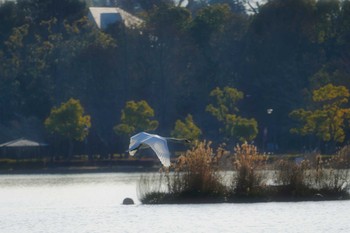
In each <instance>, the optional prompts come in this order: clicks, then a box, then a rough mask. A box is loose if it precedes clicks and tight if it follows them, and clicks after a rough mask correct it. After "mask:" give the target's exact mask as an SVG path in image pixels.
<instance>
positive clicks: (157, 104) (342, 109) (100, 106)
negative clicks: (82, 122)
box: [0, 0, 350, 154]
mask: <svg viewBox="0 0 350 233" xmlns="http://www.w3.org/2000/svg"><path fill="white" fill-rule="evenodd" d="M111 2H112V4H115V5H116V6H118V7H121V8H123V9H126V10H128V11H129V12H131V13H133V14H135V15H136V16H138V17H140V18H141V19H143V20H144V24H143V25H142V27H138V28H128V27H126V26H125V25H123V24H122V23H115V24H112V25H110V26H109V27H108V28H107V29H106V30H105V31H101V30H99V29H98V28H96V27H95V26H94V25H93V24H92V23H91V22H90V21H89V20H88V19H87V17H86V16H87V12H88V8H87V5H86V3H84V2H82V1H79V0H62V1H60V2H59V3H58V2H56V1H53V0H50V1H47V0H46V1H44V0H18V1H17V2H16V3H13V2H7V3H4V4H2V5H1V6H0V32H1V33H0V61H1V62H0V124H1V127H2V128H3V129H7V130H3V131H2V133H1V134H2V135H1V138H2V139H3V140H6V139H7V138H8V137H14V135H13V133H12V132H15V131H14V130H13V128H14V126H13V122H19V124H21V127H22V128H26V127H25V125H26V124H31V123H32V122H33V121H35V122H41V123H42V127H43V128H40V127H38V128H36V129H35V130H32V131H30V133H28V132H27V133H28V134H30V135H32V136H36V137H41V138H43V139H45V140H47V141H51V142H55V143H57V141H59V140H58V139H57V135H55V136H52V135H51V134H50V132H52V131H50V130H45V129H44V128H45V127H44V121H45V120H47V119H48V117H49V116H50V113H52V111H53V110H54V109H56V110H57V109H58V108H59V107H60V106H62V104H64V103H67V101H69V100H70V99H71V98H73V99H74V100H79V104H81V106H82V107H83V108H84V112H85V114H87V115H88V116H89V118H90V122H89V124H91V126H90V125H88V126H89V127H88V130H89V132H88V134H87V135H86V138H85V137H84V140H85V139H86V140H87V143H88V144H89V148H90V149H91V150H92V151H95V152H96V153H101V154H103V153H112V152H113V151H123V150H124V149H125V147H126V145H125V144H127V135H129V134H130V132H132V130H130V127H135V126H134V125H132V124H131V123H130V122H127V121H129V120H130V119H131V116H130V115H127V114H126V112H127V109H128V106H132V105H133V104H134V107H135V106H136V105H137V104H140V103H143V105H144V106H146V105H145V104H147V105H148V107H149V108H150V109H152V111H153V116H152V114H151V117H150V122H155V121H156V122H157V123H152V124H154V125H153V126H155V124H156V126H157V127H153V128H150V129H149V130H155V131H156V132H157V133H159V134H164V135H167V134H171V133H174V134H180V133H181V132H185V131H186V128H188V127H192V128H193V130H192V131H193V132H194V133H193V135H196V136H195V137H198V138H200V139H208V140H212V141H214V142H218V143H220V142H223V141H225V142H227V143H229V144H231V145H232V144H235V143H237V142H239V141H243V140H248V141H253V140H254V143H256V145H258V146H259V147H260V148H262V150H266V151H268V150H270V151H275V152H289V151H300V150H302V149H314V148H320V149H322V150H328V149H329V148H333V150H334V148H336V146H340V145H343V144H345V143H347V141H348V138H349V133H348V131H349V130H348V129H349V128H348V113H347V111H348V107H349V105H348V102H347V100H348V97H349V96H348V91H347V90H348V89H349V88H350V82H349V80H350V79H349V78H348V77H349V73H350V69H349V67H350V66H349V62H350V55H349V54H350V44H349V41H350V2H349V1H348V0H345V1H340V0H330V1H315V0H270V1H268V2H267V3H266V4H264V5H256V6H252V5H250V6H251V7H250V8H249V9H250V10H251V11H250V12H248V11H247V10H246V8H245V6H244V4H245V2H244V1H239V0H221V1H218V0H217V1H214V0H211V1H188V5H187V6H183V5H181V4H180V3H181V1H180V2H176V3H174V2H172V1H166V0H154V1H141V0H139V1H137V0H134V1H116V2H114V1H111ZM335 93H338V94H335ZM317 96H318V97H317ZM135 104H136V105H135ZM123 112H124V113H123ZM129 113H130V111H129ZM148 113H150V112H148ZM123 114H124V118H123ZM332 114H333V115H332ZM125 116H126V117H125ZM140 116H141V117H139V120H140V121H141V119H143V120H145V118H144V116H143V115H142V114H141V115H140ZM136 118H137V117H136ZM147 119H148V118H147ZM45 122H46V121H45ZM134 123H135V122H134ZM135 124H136V123H135ZM137 124H141V125H142V122H141V123H140V122H138V123H137ZM38 125H40V124H38ZM176 126H177V127H176ZM194 126H195V127H194ZM141 128H142V127H141ZM141 128H138V127H136V128H134V129H135V130H136V129H137V130H142V129H141ZM179 128H180V129H179ZM181 128H182V129H181ZM123 130H124V131H123ZM145 130H146V129H145ZM16 132H17V131H16ZM82 132H84V131H82ZM121 132H124V133H121ZM175 132H177V133H175ZM199 132H200V133H199ZM20 133H21V131H19V132H18V134H20ZM22 133H23V132H22ZM56 134H57V132H56ZM189 134H190V132H187V135H189ZM16 136H17V135H16ZM18 136H23V135H18ZM62 140H63V139H62ZM82 140H83V139H82ZM84 140H83V141H84ZM78 141H79V140H78ZM85 142H86V141H85ZM327 148H328V149H327Z"/></svg>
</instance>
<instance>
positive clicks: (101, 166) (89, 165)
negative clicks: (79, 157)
mask: <svg viewBox="0 0 350 233" xmlns="http://www.w3.org/2000/svg"><path fill="white" fill-rule="evenodd" d="M159 168H160V166H159V165H158V164H157V163H156V162H155V161H153V160H109V161H106V160H105V161H98V160H96V161H54V162H43V161H25V162H23V161H18V162H14V163H8V162H0V175H11V174H83V173H114V172H116V173H118V172H124V173H134V172H156V171H158V170H159Z"/></svg>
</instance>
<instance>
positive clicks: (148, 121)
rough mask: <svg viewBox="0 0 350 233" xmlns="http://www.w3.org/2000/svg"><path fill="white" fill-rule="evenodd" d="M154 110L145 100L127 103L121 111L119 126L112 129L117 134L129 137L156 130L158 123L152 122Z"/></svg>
mask: <svg viewBox="0 0 350 233" xmlns="http://www.w3.org/2000/svg"><path fill="white" fill-rule="evenodd" d="M153 117H154V110H153V109H152V108H151V107H150V106H149V105H148V103H147V102H146V101H145V100H141V101H139V102H135V101H128V102H126V104H125V107H124V109H123V110H122V113H121V117H120V124H118V125H116V126H115V127H114V131H115V132H116V133H117V134H124V135H128V136H131V135H132V134H133V133H135V132H138V131H152V130H155V129H157V127H158V121H156V120H153V119H152V118H153Z"/></svg>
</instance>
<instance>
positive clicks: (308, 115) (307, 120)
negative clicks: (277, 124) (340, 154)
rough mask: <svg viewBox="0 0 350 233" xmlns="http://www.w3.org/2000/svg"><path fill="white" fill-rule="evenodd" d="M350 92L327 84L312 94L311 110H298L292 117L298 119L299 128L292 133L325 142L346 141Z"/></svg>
mask: <svg viewBox="0 0 350 233" xmlns="http://www.w3.org/2000/svg"><path fill="white" fill-rule="evenodd" d="M349 96H350V93H349V90H348V89H347V88H346V87H344V86H333V85H332V84H327V85H325V86H323V87H321V88H319V89H317V90H314V91H313V92H312V101H313V105H312V106H309V110H305V109H296V110H294V111H292V112H291V113H290V117H292V118H294V119H296V120H297V121H298V122H299V123H300V124H299V127H295V128H292V129H291V130H290V131H291V133H296V134H299V135H303V136H304V135H309V134H311V135H315V136H317V137H318V138H319V139H320V140H322V141H324V142H330V143H331V149H335V144H336V143H342V142H344V140H345V128H346V125H347V124H346V123H347V122H348V121H349V120H350V108H344V105H345V104H347V103H348V101H349Z"/></svg>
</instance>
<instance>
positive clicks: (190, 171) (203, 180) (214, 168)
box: [139, 141, 226, 203]
mask: <svg viewBox="0 0 350 233" xmlns="http://www.w3.org/2000/svg"><path fill="white" fill-rule="evenodd" d="M222 153H223V150H222V149H220V148H219V149H218V150H217V151H216V153H214V151H213V149H212V148H211V142H206V141H204V142H198V143H197V144H196V145H195V146H194V147H193V148H192V149H191V150H188V151H187V152H185V153H184V154H183V155H181V156H180V157H179V158H178V159H177V162H176V163H175V164H173V165H172V166H171V167H170V170H168V169H164V168H163V169H161V175H160V176H159V178H158V181H157V182H158V184H157V185H155V184H154V183H157V182H155V181H154V179H153V180H152V181H151V182H149V180H145V178H143V180H141V181H140V182H139V190H140V191H139V193H141V197H140V198H141V202H143V203H153V202H154V200H156V199H157V203H189V202H190V203H205V202H222V201H224V199H225V192H226V188H225V186H224V185H223V184H222V177H221V175H220V173H219V166H218V164H219V160H220V158H221V156H222ZM159 183H163V184H164V183H165V185H166V187H167V190H166V191H164V186H162V185H161V184H159ZM157 190H161V191H157Z"/></svg>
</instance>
